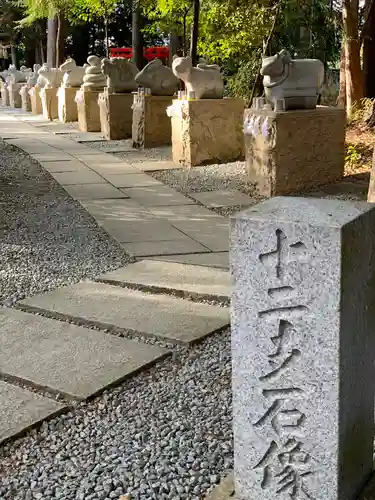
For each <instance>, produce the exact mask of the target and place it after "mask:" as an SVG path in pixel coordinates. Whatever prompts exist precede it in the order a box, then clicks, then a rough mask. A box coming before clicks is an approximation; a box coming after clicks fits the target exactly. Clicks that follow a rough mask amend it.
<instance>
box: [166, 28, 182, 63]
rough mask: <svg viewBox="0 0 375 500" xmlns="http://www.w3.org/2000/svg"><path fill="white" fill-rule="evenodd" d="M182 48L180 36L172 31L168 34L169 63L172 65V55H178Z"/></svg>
mask: <svg viewBox="0 0 375 500" xmlns="http://www.w3.org/2000/svg"><path fill="white" fill-rule="evenodd" d="M181 48H182V40H181V37H180V36H179V35H178V34H177V33H176V32H174V31H172V32H171V33H170V35H169V65H170V66H172V61H173V56H174V55H178V53H179V51H180V50H181Z"/></svg>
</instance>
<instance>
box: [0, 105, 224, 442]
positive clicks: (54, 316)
mask: <svg viewBox="0 0 375 500" xmlns="http://www.w3.org/2000/svg"><path fill="white" fill-rule="evenodd" d="M0 115H2V118H3V121H2V128H1V130H0V136H2V137H8V138H10V140H9V141H8V142H9V143H10V144H12V145H14V146H17V147H19V148H21V149H23V150H24V151H25V152H27V153H29V154H30V155H31V156H32V157H33V158H34V159H36V160H37V161H39V163H40V164H41V165H42V167H43V168H45V170H47V171H48V172H49V173H50V174H51V175H52V176H53V177H54V178H55V179H56V181H57V182H59V183H60V185H61V186H63V187H64V189H65V190H66V191H67V192H68V193H69V194H70V195H71V196H73V197H74V198H75V199H76V200H77V201H79V202H80V203H81V205H82V206H83V207H84V208H85V209H86V210H87V211H88V212H89V213H90V214H91V215H92V216H93V217H94V218H95V219H96V220H97V222H98V223H99V224H100V225H101V226H102V228H103V229H104V230H105V231H106V232H107V233H108V234H109V235H110V236H112V237H113V238H115V239H116V240H117V241H118V242H119V244H120V245H121V246H122V247H123V248H124V249H125V250H126V251H128V252H129V253H130V254H132V255H134V256H135V257H136V258H138V259H139V258H142V256H150V257H151V258H150V259H148V260H142V261H140V262H136V263H134V264H130V265H128V266H127V267H124V268H121V269H118V270H116V271H112V272H109V273H105V274H103V275H101V276H98V277H97V278H96V280H94V281H84V282H81V283H78V284H75V285H71V286H66V287H63V288H59V289H56V290H54V291H51V292H48V293H45V294H43V295H38V296H34V297H30V298H27V299H25V300H24V301H23V302H22V303H20V304H18V308H17V309H6V308H0V421H1V424H2V426H0V427H1V429H0V441H2V440H4V439H8V438H10V437H11V436H14V435H17V434H18V433H20V432H22V431H23V430H24V429H27V428H29V427H30V426H33V425H35V424H36V423H38V422H40V421H41V420H43V419H45V418H47V417H49V416H52V415H54V414H56V413H57V412H61V411H64V410H66V409H67V408H68V407H69V405H70V404H71V402H72V401H74V400H82V399H86V398H88V397H92V396H93V395H96V394H98V393H100V392H101V391H103V390H104V389H105V388H107V387H109V386H111V385H113V384H116V383H119V382H121V381H122V380H123V379H124V378H125V377H128V376H131V375H132V374H134V373H136V372H138V371H139V370H142V369H146V368H147V367H149V366H150V365H151V364H153V363H155V362H158V361H160V360H162V359H163V358H164V357H166V356H168V355H169V354H170V353H171V351H173V350H174V349H175V348H177V346H185V347H186V348H188V347H189V345H190V344H191V343H192V342H195V341H197V340H200V339H202V338H204V337H205V336H207V335H210V334H212V333H214V332H217V331H220V330H221V329H222V328H224V327H226V326H228V325H229V322H230V318H229V310H228V308H227V307H225V306H220V305H213V304H212V301H213V300H214V301H216V304H218V302H220V301H221V302H224V303H227V302H228V297H229V295H230V289H231V281H230V277H229V273H228V272H227V270H226V269H227V267H228V220H227V218H225V217H221V216H219V215H217V214H216V213H214V212H212V211H210V210H207V209H206V208H204V207H201V206H198V205H197V204H196V203H195V202H194V201H193V200H192V199H191V198H186V197H185V196H184V195H183V194H181V193H179V192H177V191H176V190H174V189H172V188H170V187H169V186H165V185H163V184H162V183H160V182H158V181H156V180H155V179H153V178H152V177H149V176H148V175H147V173H145V172H147V171H152V170H162V169H169V168H178V166H175V165H173V162H171V161H164V160H163V161H158V160H155V161H151V160H146V158H145V157H143V159H142V152H141V151H134V152H133V153H132V154H134V160H136V161H135V162H134V163H133V162H132V161H131V160H128V161H125V160H123V159H121V158H119V157H115V156H113V155H111V154H110V153H111V151H110V150H108V153H109V154H105V153H103V152H101V151H99V150H94V149H93V148H90V147H88V146H86V145H85V144H83V143H80V142H79V141H82V140H90V141H91V140H102V138H101V137H100V135H99V134H97V135H95V134H82V133H80V132H78V131H77V132H76V131H75V130H74V129H73V127H72V129H70V126H67V127H65V128H64V127H63V126H61V125H59V124H57V123H48V124H47V126H46V123H45V122H44V121H43V120H41V119H40V118H38V117H36V118H35V119H34V118H32V117H30V116H29V115H27V114H26V113H22V111H21V112H20V113H12V112H5V111H4V110H0ZM70 130H71V132H70ZM66 132H67V133H68V134H69V135H70V136H71V137H70V138H68V137H64V133H66ZM73 134H74V136H73ZM125 150H127V148H125ZM132 160H133V157H132ZM145 160H146V161H145ZM130 162H131V164H130ZM194 264H196V265H194ZM220 268H222V269H220ZM208 302H210V303H208ZM72 323H78V324H79V325H80V326H78V325H77V324H72ZM94 326H95V329H93V327H94ZM103 330H106V331H105V332H104V331H103ZM114 333H116V334H119V335H114ZM121 334H123V335H121ZM155 339H156V340H155ZM31 388H33V390H31ZM41 391H43V395H40V394H38V392H41ZM54 395H60V396H61V397H62V398H63V400H64V401H66V403H65V404H61V403H60V402H57V401H56V400H55V399H54Z"/></svg>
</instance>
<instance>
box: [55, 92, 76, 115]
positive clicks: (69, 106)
mask: <svg viewBox="0 0 375 500" xmlns="http://www.w3.org/2000/svg"><path fill="white" fill-rule="evenodd" d="M78 91H79V88H78V87H60V88H59V90H58V91H57V106H58V115H59V120H60V121H61V122H62V123H68V122H76V121H78V110H77V103H76V101H75V97H76V94H77V92H78Z"/></svg>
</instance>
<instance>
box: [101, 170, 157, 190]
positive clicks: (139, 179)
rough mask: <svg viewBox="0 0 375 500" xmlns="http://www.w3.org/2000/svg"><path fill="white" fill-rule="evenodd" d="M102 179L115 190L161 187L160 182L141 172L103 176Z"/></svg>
mask: <svg viewBox="0 0 375 500" xmlns="http://www.w3.org/2000/svg"><path fill="white" fill-rule="evenodd" d="M104 178H105V179H107V181H108V182H110V183H111V184H112V185H113V186H115V187H117V188H133V187H148V186H163V183H162V182H160V181H158V180H157V179H154V178H153V177H151V176H150V175H144V174H142V173H141V172H139V173H134V174H105V175H104Z"/></svg>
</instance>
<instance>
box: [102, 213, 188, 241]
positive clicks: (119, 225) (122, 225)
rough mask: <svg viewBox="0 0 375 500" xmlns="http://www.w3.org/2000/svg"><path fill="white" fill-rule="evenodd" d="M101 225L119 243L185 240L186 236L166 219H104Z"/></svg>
mask: <svg viewBox="0 0 375 500" xmlns="http://www.w3.org/2000/svg"><path fill="white" fill-rule="evenodd" d="M101 225H102V227H103V228H104V229H105V230H106V231H107V232H108V233H109V234H110V235H111V236H112V237H113V238H115V239H116V240H117V241H118V242H119V243H136V242H142V241H143V242H150V241H162V242H164V241H169V240H185V241H186V240H187V236H186V235H185V234H183V233H181V231H179V230H178V229H176V228H175V227H173V226H172V225H171V224H169V222H168V221H166V220H160V219H156V218H155V219H152V220H149V221H147V220H144V221H137V222H134V221H128V222H126V221H121V220H108V219H107V220H104V221H103V222H102V223H101Z"/></svg>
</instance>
